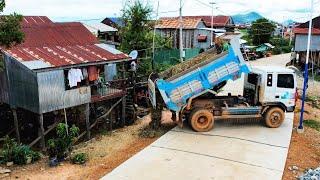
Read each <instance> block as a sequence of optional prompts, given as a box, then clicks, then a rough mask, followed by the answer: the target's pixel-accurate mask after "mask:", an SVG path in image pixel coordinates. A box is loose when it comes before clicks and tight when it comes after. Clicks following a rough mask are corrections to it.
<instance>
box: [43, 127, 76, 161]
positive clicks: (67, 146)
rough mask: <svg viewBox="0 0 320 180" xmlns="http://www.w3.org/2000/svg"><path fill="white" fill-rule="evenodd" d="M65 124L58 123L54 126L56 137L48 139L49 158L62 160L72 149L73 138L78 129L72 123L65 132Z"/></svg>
mask: <svg viewBox="0 0 320 180" xmlns="http://www.w3.org/2000/svg"><path fill="white" fill-rule="evenodd" d="M67 128H68V127H67V125H65V124H63V123H60V124H58V126H57V128H56V133H57V138H55V139H50V140H48V142H47V144H48V153H49V156H50V157H51V158H58V160H63V159H64V158H65V157H67V155H68V153H69V152H70V151H71V149H72V145H73V143H74V140H75V138H76V137H77V136H78V135H79V131H80V129H79V128H78V127H76V126H75V125H72V126H71V128H70V129H69V130H68V132H67Z"/></svg>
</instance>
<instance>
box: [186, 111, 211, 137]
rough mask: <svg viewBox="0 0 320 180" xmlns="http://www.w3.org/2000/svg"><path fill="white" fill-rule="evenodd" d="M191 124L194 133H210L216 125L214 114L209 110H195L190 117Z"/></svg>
mask: <svg viewBox="0 0 320 180" xmlns="http://www.w3.org/2000/svg"><path fill="white" fill-rule="evenodd" d="M189 124H190V126H191V127H192V129H193V130H194V131H197V132H207V131H210V130H211V129H212V128H213V124H214V119H213V114H212V113H211V112H210V111H209V110H207V109H201V108H197V109H194V110H192V112H191V114H190V115H189Z"/></svg>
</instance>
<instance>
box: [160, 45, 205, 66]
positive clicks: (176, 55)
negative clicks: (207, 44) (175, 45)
mask: <svg viewBox="0 0 320 180" xmlns="http://www.w3.org/2000/svg"><path fill="white" fill-rule="evenodd" d="M184 52H185V60H188V59H191V58H193V57H195V56H197V55H198V54H199V52H200V48H193V49H184ZM179 59H180V52H179V49H165V50H157V51H156V52H155V55H154V61H155V63H157V64H168V65H174V64H177V63H179Z"/></svg>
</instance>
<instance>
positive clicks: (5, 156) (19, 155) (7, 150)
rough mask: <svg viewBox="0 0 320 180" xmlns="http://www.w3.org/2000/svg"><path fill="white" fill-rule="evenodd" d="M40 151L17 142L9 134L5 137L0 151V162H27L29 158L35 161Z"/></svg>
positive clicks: (19, 163) (20, 163)
mask: <svg viewBox="0 0 320 180" xmlns="http://www.w3.org/2000/svg"><path fill="white" fill-rule="evenodd" d="M40 157H41V156H40V153H39V152H36V151H33V150H32V149H31V148H30V147H29V146H27V145H22V144H18V143H17V142H16V141H15V140H14V139H11V138H10V137H9V136H6V137H5V140H4V145H3V149H2V151H1V153H0V163H2V164H3V163H6V162H13V163H14V164H18V165H23V164H27V162H28V160H29V159H30V160H31V162H35V161H37V160H39V159H40Z"/></svg>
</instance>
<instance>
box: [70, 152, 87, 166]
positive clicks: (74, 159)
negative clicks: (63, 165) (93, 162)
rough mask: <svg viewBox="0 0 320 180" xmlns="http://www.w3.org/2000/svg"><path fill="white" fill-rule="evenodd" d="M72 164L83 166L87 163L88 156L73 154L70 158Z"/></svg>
mask: <svg viewBox="0 0 320 180" xmlns="http://www.w3.org/2000/svg"><path fill="white" fill-rule="evenodd" d="M71 161H72V163H74V164H84V163H86V162H87V161H88V155H87V154H86V153H78V154H75V155H74V156H73V157H72V158H71Z"/></svg>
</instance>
